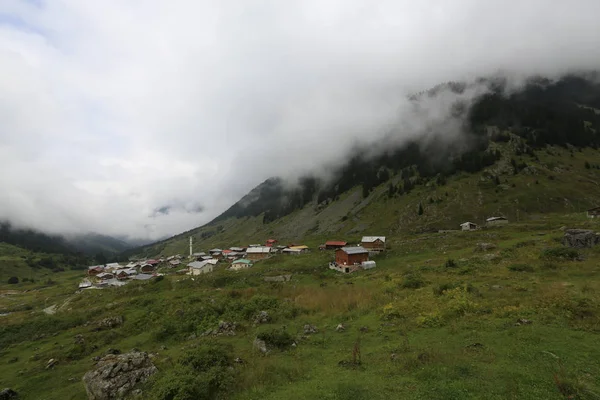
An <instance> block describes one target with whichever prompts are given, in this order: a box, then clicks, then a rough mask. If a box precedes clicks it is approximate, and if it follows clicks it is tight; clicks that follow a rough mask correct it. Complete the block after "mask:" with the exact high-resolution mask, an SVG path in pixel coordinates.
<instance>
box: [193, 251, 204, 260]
mask: <svg viewBox="0 0 600 400" xmlns="http://www.w3.org/2000/svg"><path fill="white" fill-rule="evenodd" d="M205 255H206V253H205V252H203V251H201V252H199V253H194V254H192V257H197V258H200V257H204V256H205Z"/></svg>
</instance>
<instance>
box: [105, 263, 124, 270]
mask: <svg viewBox="0 0 600 400" xmlns="http://www.w3.org/2000/svg"><path fill="white" fill-rule="evenodd" d="M119 268H121V265H119V263H108V264H106V267H105V268H104V269H108V270H111V271H113V270H115V269H119Z"/></svg>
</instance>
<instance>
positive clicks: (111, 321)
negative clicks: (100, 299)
mask: <svg viewBox="0 0 600 400" xmlns="http://www.w3.org/2000/svg"><path fill="white" fill-rule="evenodd" d="M121 325H123V317H120V316H116V317H108V318H104V319H103V320H101V321H100V322H98V328H99V329H112V328H116V327H119V326H121Z"/></svg>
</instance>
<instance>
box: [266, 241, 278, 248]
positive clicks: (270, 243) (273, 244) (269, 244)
mask: <svg viewBox="0 0 600 400" xmlns="http://www.w3.org/2000/svg"><path fill="white" fill-rule="evenodd" d="M276 243H277V239H267V243H266V245H265V246H267V247H273V246H275V244H276Z"/></svg>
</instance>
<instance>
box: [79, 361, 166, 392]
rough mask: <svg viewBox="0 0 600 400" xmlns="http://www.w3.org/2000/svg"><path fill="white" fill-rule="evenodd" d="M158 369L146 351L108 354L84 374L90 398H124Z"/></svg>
mask: <svg viewBox="0 0 600 400" xmlns="http://www.w3.org/2000/svg"><path fill="white" fill-rule="evenodd" d="M157 371H158V370H157V369H156V367H155V366H154V364H152V361H151V360H150V357H149V356H148V354H147V353H145V352H131V353H126V354H119V355H114V354H110V355H107V356H105V357H103V358H101V359H100V361H98V363H97V364H96V369H94V370H92V371H88V372H87V373H86V374H85V375H84V376H83V383H84V385H85V390H86V391H87V394H88V399H89V400H113V399H115V400H116V399H123V398H125V396H127V395H128V394H129V393H130V392H131V391H132V389H133V388H134V387H135V385H137V384H138V383H142V382H145V381H146V380H147V379H148V377H149V376H151V375H153V374H155V373H156V372H157Z"/></svg>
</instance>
